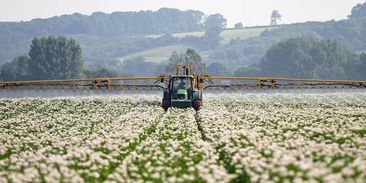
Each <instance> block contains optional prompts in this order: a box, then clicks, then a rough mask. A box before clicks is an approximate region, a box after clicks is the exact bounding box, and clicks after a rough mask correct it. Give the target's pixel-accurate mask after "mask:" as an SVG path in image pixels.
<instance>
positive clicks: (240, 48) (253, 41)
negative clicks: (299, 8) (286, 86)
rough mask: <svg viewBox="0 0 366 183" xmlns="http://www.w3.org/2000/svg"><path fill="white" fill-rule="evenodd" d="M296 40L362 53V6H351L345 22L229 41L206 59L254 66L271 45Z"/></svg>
mask: <svg viewBox="0 0 366 183" xmlns="http://www.w3.org/2000/svg"><path fill="white" fill-rule="evenodd" d="M296 37H313V38H316V39H332V40H336V41H338V42H339V43H340V44H341V45H342V47H345V48H347V49H349V50H352V51H357V52H359V51H366V3H364V4H359V5H357V6H355V7H354V8H353V10H352V14H351V15H350V16H349V17H348V19H346V20H341V21H328V22H307V23H298V24H290V25H285V26H280V27H279V28H272V29H267V30H266V31H264V32H263V33H261V35H260V36H259V37H255V38H249V39H246V40H239V39H233V40H232V41H231V42H230V43H229V44H228V45H221V46H219V47H217V48H215V49H214V51H212V53H211V54H210V56H209V58H208V59H209V60H210V62H223V63H224V64H225V65H226V66H230V65H250V64H255V63H259V62H260V60H261V58H262V57H263V55H264V54H265V52H266V51H267V50H268V49H269V48H270V47H271V45H273V44H275V43H278V42H280V41H284V40H287V39H290V38H296Z"/></svg>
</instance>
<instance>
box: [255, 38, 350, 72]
mask: <svg viewBox="0 0 366 183" xmlns="http://www.w3.org/2000/svg"><path fill="white" fill-rule="evenodd" d="M356 60H357V55H356V54H354V53H352V52H350V51H348V50H346V49H343V48H342V47H341V46H340V45H339V43H338V42H336V41H331V40H322V41H319V40H316V39H313V38H292V39H289V40H287V41H282V42H279V43H278V44H275V45H273V46H272V47H271V48H270V49H269V50H268V51H267V52H266V54H265V56H264V57H263V58H262V61H261V66H260V67H261V71H262V74H264V75H267V76H270V77H296V78H317V79H346V78H349V76H351V74H352V73H349V72H347V66H348V65H349V64H355V61H356Z"/></svg>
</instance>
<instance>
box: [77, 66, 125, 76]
mask: <svg viewBox="0 0 366 183" xmlns="http://www.w3.org/2000/svg"><path fill="white" fill-rule="evenodd" d="M83 74H84V76H85V77H86V78H114V77H118V76H119V73H118V72H116V71H113V70H109V69H107V68H99V69H96V70H84V72H83Z"/></svg>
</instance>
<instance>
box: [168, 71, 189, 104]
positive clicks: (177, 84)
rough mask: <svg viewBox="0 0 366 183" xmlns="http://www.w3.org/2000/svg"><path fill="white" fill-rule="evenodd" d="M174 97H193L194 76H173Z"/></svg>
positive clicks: (172, 89)
mask: <svg viewBox="0 0 366 183" xmlns="http://www.w3.org/2000/svg"><path fill="white" fill-rule="evenodd" d="M170 86H171V91H172V94H173V95H172V99H174V100H188V99H192V96H193V94H192V92H193V77H192V76H171V85H170Z"/></svg>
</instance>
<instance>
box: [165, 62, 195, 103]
mask: <svg viewBox="0 0 366 183" xmlns="http://www.w3.org/2000/svg"><path fill="white" fill-rule="evenodd" d="M197 79H198V75H197V74H192V70H191V66H190V65H177V73H176V75H170V76H169V80H168V83H167V87H166V88H165V89H164V97H163V102H162V106H163V108H164V109H165V110H167V109H168V108H169V107H176V108H190V107H193V108H195V109H196V110H198V108H199V107H200V106H201V104H202V93H201V90H200V88H199V87H197V86H199V85H198V84H197V82H198V81H197Z"/></svg>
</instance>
